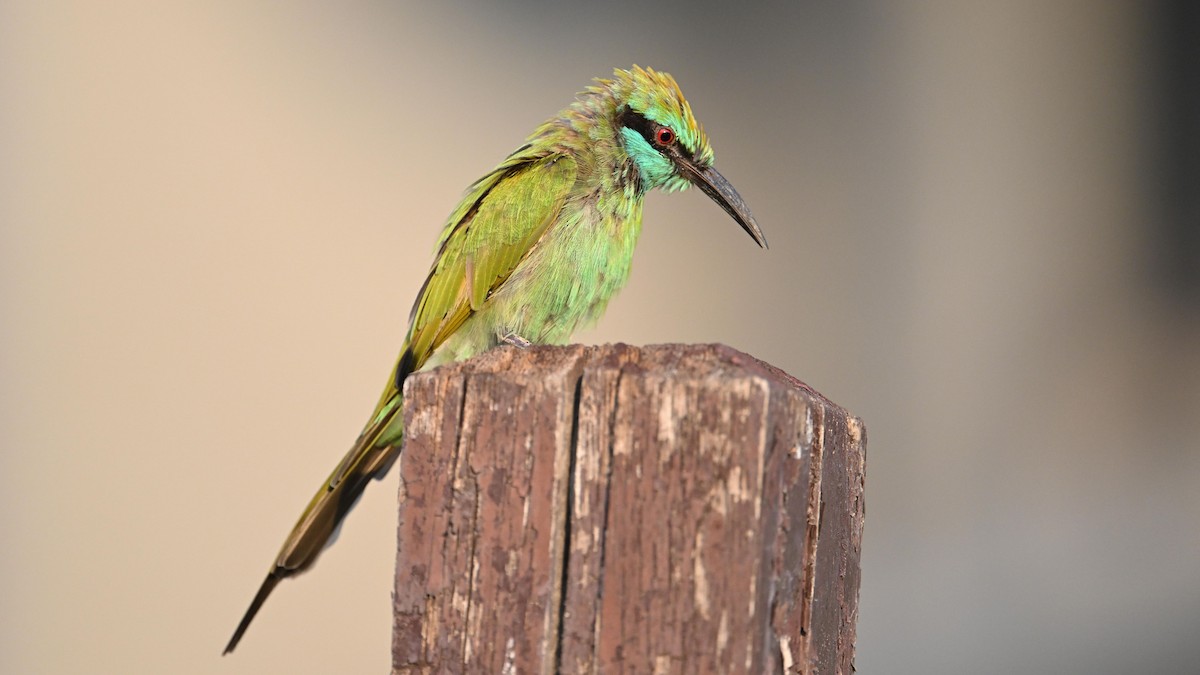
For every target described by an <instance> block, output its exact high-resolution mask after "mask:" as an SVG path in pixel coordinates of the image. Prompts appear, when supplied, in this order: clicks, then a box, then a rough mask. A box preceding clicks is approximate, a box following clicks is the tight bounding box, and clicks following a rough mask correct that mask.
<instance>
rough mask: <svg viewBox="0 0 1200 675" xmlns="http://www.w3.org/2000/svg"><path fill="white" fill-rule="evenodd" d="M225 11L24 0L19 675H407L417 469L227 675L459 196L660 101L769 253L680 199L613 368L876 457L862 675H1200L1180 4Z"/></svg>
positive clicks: (1194, 381) (12, 665) (8, 564)
mask: <svg viewBox="0 0 1200 675" xmlns="http://www.w3.org/2000/svg"><path fill="white" fill-rule="evenodd" d="M195 4H196V5H198V6H187V5H183V4H181V5H179V6H175V5H169V4H164V3H144V4H141V3H130V2H111V3H70V2H58V3H20V2H8V3H3V4H0V78H2V79H0V96H2V99H0V448H2V452H3V454H2V455H0V487H2V492H0V494H2V495H3V497H2V498H0V499H2V501H0V514H2V515H0V541H2V542H3V547H2V550H3V554H2V556H0V595H2V597H3V601H2V603H0V671H3V672H5V673H66V672H88V673H167V672H169V673H368V672H374V673H380V672H386V670H387V668H388V664H389V657H388V651H389V635H390V624H389V621H390V604H389V602H390V595H389V593H390V586H389V584H390V583H391V570H392V565H393V545H394V542H393V540H394V532H393V528H394V518H395V515H394V514H395V506H394V499H395V497H394V495H395V490H396V481H395V476H394V475H393V476H392V477H391V479H390V480H388V481H387V482H386V483H384V484H381V485H378V486H375V487H374V488H373V489H372V490H370V491H369V493H368V495H367V497H366V499H364V501H363V503H362V504H361V505H360V506H359V508H358V510H357V512H356V513H355V514H354V517H353V518H351V519H350V521H349V524H348V526H347V528H346V530H345V531H344V532H343V535H342V539H341V541H340V542H339V544H338V546H336V547H334V548H333V549H332V550H331V551H329V552H328V554H327V555H326V556H325V557H324V558H323V559H322V564H320V565H319V566H318V567H317V569H316V570H315V571H314V572H312V573H311V574H309V575H307V576H305V577H302V578H300V579H299V580H296V581H291V582H288V583H285V584H283V585H282V586H281V587H280V588H279V590H278V591H277V592H276V595H275V596H274V597H273V598H272V600H271V602H270V603H268V605H267V606H266V608H265V610H264V611H263V613H262V614H261V615H260V616H259V618H258V621H257V622H256V624H255V625H254V626H253V627H252V628H251V630H250V632H249V633H248V635H247V638H246V640H245V642H243V644H242V647H241V648H240V649H239V651H238V652H237V653H236V654H234V655H233V656H230V657H225V658H221V657H220V655H219V654H220V649H221V647H222V646H223V645H224V643H225V640H226V639H227V638H228V636H229V633H230V632H231V630H232V629H233V627H234V625H235V624H236V621H237V619H238V618H239V616H240V614H241V612H242V610H243V609H244V608H245V605H246V603H247V602H248V601H249V600H250V598H251V596H252V594H253V592H254V590H255V588H256V586H257V584H258V583H259V581H260V579H261V575H262V573H263V572H265V570H266V567H267V564H268V562H269V561H270V560H271V557H272V556H273V555H274V553H275V551H276V549H277V546H278V545H279V543H280V541H281V539H282V537H283V535H284V534H285V532H286V530H287V529H288V528H289V527H290V526H291V525H292V523H293V521H294V519H295V517H296V516H297V514H298V511H299V509H300V508H301V507H302V506H303V505H304V504H305V503H306V501H307V499H308V498H309V496H310V494H311V491H312V490H313V489H314V488H315V487H316V485H317V483H318V482H319V481H320V480H321V479H322V478H323V477H324V476H325V475H326V473H327V472H328V471H329V469H330V468H331V467H332V465H333V463H334V462H336V460H337V459H338V458H339V457H340V456H341V454H342V452H343V451H344V450H345V448H346V447H347V444H348V443H349V442H350V441H351V440H352V439H353V437H354V435H355V434H356V433H357V431H358V428H359V426H360V425H361V424H362V422H363V421H364V419H365V416H366V415H367V413H368V412H369V410H370V407H371V406H372V404H373V403H374V401H375V398H376V396H377V394H378V389H379V387H380V386H381V385H382V381H383V378H384V376H385V374H386V372H387V369H388V368H389V367H390V365H391V362H392V359H393V358H394V356H395V350H396V349H397V348H398V346H399V343H400V338H401V336H402V334H403V331H404V328H405V319H406V317H407V313H408V308H409V305H410V303H411V300H412V297H413V295H414V293H415V292H416V290H417V288H418V286H419V284H420V281H421V279H422V277H423V275H424V273H425V271H426V270H427V268H428V265H429V262H430V253H431V248H432V245H433V240H434V238H435V236H436V233H437V230H438V228H439V227H440V224H441V222H442V219H443V218H444V217H445V216H446V214H447V213H449V211H450V210H451V208H452V207H453V205H454V203H455V201H456V199H457V198H458V195H459V194H460V192H461V190H462V189H463V188H464V187H465V186H466V185H467V184H468V183H469V182H470V181H472V180H473V179H474V178H476V177H477V176H478V175H480V174H481V173H482V172H484V171H485V170H487V169H488V168H490V167H491V166H492V165H493V164H494V163H496V162H497V161H499V160H500V159H501V158H502V157H503V156H504V155H505V154H507V153H508V152H509V151H510V150H512V149H513V148H514V147H516V146H517V145H519V144H520V142H521V140H522V139H523V137H524V135H525V134H526V133H528V132H529V131H530V130H532V129H533V127H534V126H535V125H536V124H537V123H539V122H540V121H542V120H543V119H544V118H546V117H548V116H550V115H552V114H553V113H554V112H556V111H557V110H559V109H560V108H562V107H563V106H564V105H565V104H566V103H567V102H568V101H569V100H570V98H571V96H572V95H573V93H574V92H576V91H578V90H579V89H581V88H582V87H583V86H584V85H586V84H587V83H588V81H589V79H590V78H591V77H593V76H596V75H604V74H607V73H608V72H609V71H610V70H611V68H612V67H614V66H628V65H629V64H630V63H634V62H637V63H641V64H643V65H651V66H654V67H657V68H662V69H664V70H668V71H670V72H672V73H673V74H675V75H676V76H677V78H678V79H679V81H680V82H681V84H682V86H683V88H684V90H685V91H686V92H687V94H688V96H689V97H690V99H691V100H692V102H693V105H694V106H695V109H696V113H697V115H698V117H699V118H700V119H701V120H702V121H703V122H704V123H705V125H706V128H707V130H708V132H709V134H710V136H711V137H712V139H713V143H714V146H715V148H716V150H717V157H718V162H717V164H718V167H719V168H720V169H721V170H722V172H723V173H724V174H725V175H726V176H727V177H728V178H729V179H730V180H731V181H732V182H733V183H734V184H735V185H737V186H738V187H739V189H740V190H741V192H742V194H743V195H744V196H745V198H746V199H747V201H748V202H749V203H750V204H751V205H752V206H753V208H754V210H755V213H756V214H757V215H758V218H759V222H760V223H761V224H762V226H763V229H764V230H765V231H766V233H767V236H768V237H769V239H770V241H771V246H772V248H771V250H770V251H768V252H762V251H759V250H758V249H757V248H755V247H754V246H753V244H752V243H751V242H750V240H749V239H748V238H747V237H746V236H745V235H744V234H743V233H742V232H741V231H740V230H739V229H738V228H737V227H736V226H735V225H734V224H733V223H732V221H730V220H729V219H728V218H727V217H726V216H725V214H724V213H723V212H721V210H720V209H718V208H717V207H715V206H714V205H713V204H711V203H709V202H708V200H707V199H705V198H704V196H703V195H701V194H700V193H698V192H696V193H692V194H685V195H673V196H663V195H652V196H651V197H650V198H649V200H648V204H647V208H646V227H645V230H644V235H643V241H642V244H641V246H640V249H639V251H638V257H637V260H636V264H635V269H634V274H633V278H632V281H631V283H630V286H629V288H628V289H627V291H626V292H625V293H624V295H622V296H621V297H620V298H619V299H618V300H617V301H616V302H615V303H614V304H613V305H612V307H611V309H610V311H609V314H608V316H606V317H605V319H604V320H603V321H602V322H601V324H600V325H599V327H598V328H596V329H595V330H593V331H589V332H587V333H584V334H583V335H581V336H580V339H582V340H584V341H590V342H606V341H625V342H630V343H635V344H640V343H651V342H669V341H680V342H706V341H721V342H726V343H729V344H731V345H734V346H736V347H738V348H740V349H743V350H745V351H748V352H750V353H753V354H755V355H757V356H759V357H761V358H764V359H766V360H769V361H771V362H773V363H775V364H777V365H779V366H781V367H783V368H785V369H786V370H788V371H789V372H791V373H793V374H795V375H797V376H799V377H801V378H802V379H804V380H806V381H808V382H809V383H811V384H812V385H814V386H815V387H817V388H818V389H820V390H821V391H823V392H824V393H826V394H827V395H829V396H830V397H831V398H833V399H834V400H836V401H838V402H840V403H842V404H843V405H845V406H847V407H849V408H850V409H852V410H853V411H854V412H856V413H857V414H859V415H861V416H862V417H863V418H864V419H865V420H866V423H867V427H868V429H869V434H870V446H869V449H870V457H869V464H868V512H867V513H868V520H867V532H866V542H865V546H866V549H865V557H864V560H863V565H864V574H863V587H862V606H861V612H862V613H861V620H860V631H859V659H858V667H859V671H860V672H863V673H1013V672H1022V673H1026V672H1043V673H1130V672H1139V673H1152V672H1155V673H1177V672H1184V671H1186V670H1188V669H1190V668H1192V667H1195V665H1196V664H1197V663H1200V643H1198V642H1197V641H1196V639H1195V638H1196V635H1197V630H1200V525H1198V524H1197V520H1198V518H1200V452H1198V445H1200V440H1198V439H1200V414H1198V413H1200V339H1198V338H1200V312H1198V311H1197V307H1196V306H1195V304H1194V302H1192V303H1189V302H1188V301H1186V299H1184V300H1180V299H1179V298H1177V297H1176V296H1172V295H1171V294H1170V293H1168V292H1164V291H1163V289H1162V287H1161V286H1156V285H1154V284H1153V283H1151V280H1152V279H1153V278H1154V267H1155V259H1154V257H1153V247H1152V246H1151V243H1152V237H1153V236H1154V233H1155V232H1157V231H1158V230H1157V229H1156V227H1157V226H1156V223H1155V220H1154V218H1155V213H1156V212H1155V209H1154V204H1153V200H1152V198H1151V195H1152V193H1151V192H1149V191H1147V190H1146V188H1147V186H1148V182H1149V179H1148V178H1147V175H1146V174H1145V173H1143V170H1144V169H1145V168H1146V165H1147V162H1148V161H1150V160H1152V157H1151V156H1150V155H1148V154H1147V153H1146V139H1147V138H1148V133H1147V132H1148V130H1149V129H1152V128H1153V125H1154V121H1153V120H1154V118H1153V116H1152V115H1153V113H1154V110H1153V109H1152V106H1150V105H1149V104H1148V103H1147V91H1148V87H1149V85H1150V84H1152V83H1153V82H1154V71H1153V70H1152V67H1151V65H1150V61H1149V58H1148V56H1147V54H1148V53H1149V48H1150V46H1152V38H1151V33H1150V31H1149V30H1148V27H1147V21H1148V19H1147V17H1146V15H1144V14H1143V10H1142V9H1141V7H1142V5H1140V4H1138V3H1121V2H1109V3H1089V2H1052V3H1045V2H1032V1H1030V2H1010V3H974V6H970V4H969V3H911V4H899V3H857V4H855V3H829V4H828V6H827V7H822V6H812V5H809V6H806V7H804V8H797V7H793V6H792V5H791V4H787V5H784V4H776V5H754V6H743V7H742V8H741V9H738V8H737V7H735V5H739V4H740V3H728V6H726V5H716V4H713V5H712V6H709V5H700V4H694V3H674V4H667V5H662V6H652V5H650V4H648V3H635V4H628V5H620V4H618V5H613V4H611V3H610V4H603V6H601V5H602V3H592V6H591V8H590V9H588V8H579V9H563V8H562V7H560V6H559V4H558V3H550V2H524V3H514V2H501V3H487V4H484V3H479V5H478V6H477V5H472V4H465V3H458V4H456V3H443V4H440V5H438V8H437V9H432V8H423V7H418V6H413V5H409V4H406V3H361V2H350V3H337V4H335V3H330V4H329V5H328V6H322V5H318V4H316V3H271V4H267V5H256V6H254V7H251V6H250V5H248V4H247V3H242V2H209V3H195Z"/></svg>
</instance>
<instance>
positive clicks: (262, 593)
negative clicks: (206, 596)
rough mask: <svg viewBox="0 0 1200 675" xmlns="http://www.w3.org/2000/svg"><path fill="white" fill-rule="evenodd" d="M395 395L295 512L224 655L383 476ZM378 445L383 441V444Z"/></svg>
mask: <svg viewBox="0 0 1200 675" xmlns="http://www.w3.org/2000/svg"><path fill="white" fill-rule="evenodd" d="M402 408H403V406H402V405H401V400H400V396H399V394H398V393H397V394H396V395H395V396H394V397H393V399H392V400H391V401H387V402H386V403H385V405H382V406H381V409H380V410H379V411H378V412H377V413H376V415H375V417H374V419H372V421H371V423H370V424H369V425H368V426H367V428H366V429H365V430H364V431H363V433H362V434H361V435H360V436H359V437H358V441H357V442H356V443H355V444H354V447H352V448H350V451H349V452H347V453H346V456H345V457H343V458H342V461H341V462H339V463H338V465H337V468H335V469H334V470H333V473H331V474H330V475H329V478H328V479H327V480H326V481H325V482H324V483H323V484H322V485H321V488H320V489H319V490H318V491H317V494H315V495H314V496H313V498H312V501H311V502H309V504H308V508H306V509H305V510H304V513H303V514H302V515H301V516H300V520H299V521H297V523H296V526H295V527H293V528H292V531H291V533H290V534H289V535H288V537H287V539H286V540H285V541H284V543H283V548H282V549H280V551H279V556H278V557H277V558H276V559H275V565H274V567H273V568H272V569H271V571H270V572H269V573H268V574H267V578H266V580H264V581H263V583H262V586H260V587H259V589H258V593H257V594H255V596H254V600H253V601H252V602H251V603H250V607H249V609H247V610H246V613H245V615H244V616H243V617H242V620H241V622H240V623H238V627H237V630H235V631H234V633H233V637H232V638H231V639H230V640H229V644H228V645H227V646H226V647H225V651H224V653H225V654H228V653H229V652H232V651H233V650H234V648H235V647H237V644H238V642H239V641H240V640H241V639H242V635H243V634H244V633H245V632H246V628H247V627H249V625H250V622H251V621H253V620H254V616H255V615H256V614H258V610H259V609H260V608H261V607H262V605H263V603H264V602H266V600H267V596H269V595H270V594H271V591H273V590H274V589H275V586H276V585H277V584H278V583H279V582H280V581H281V580H283V579H285V578H287V577H290V576H293V575H295V574H299V573H300V572H303V571H304V570H306V569H308V568H309V567H311V566H312V565H313V563H315V562H316V561H317V556H319V555H320V554H321V551H323V550H324V549H325V547H326V546H328V545H329V544H331V543H333V539H334V537H335V535H336V534H337V531H338V530H339V529H340V526H341V523H342V520H343V519H344V518H345V517H346V514H347V513H349V512H350V510H351V509H352V508H354V505H355V504H356V503H357V502H358V499H359V497H361V496H362V493H363V490H365V489H366V487H367V483H369V482H370V481H371V479H372V478H383V476H384V474H386V473H387V470H388V468H389V467H391V465H392V463H393V462H395V461H396V457H397V456H399V454H400V440H401V437H402V432H401V431H400V430H399V427H398V424H399V423H400V419H399V413H400V411H401V410H402ZM381 443H385V444H382V445H381Z"/></svg>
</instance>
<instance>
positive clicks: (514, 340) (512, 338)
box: [500, 331, 533, 349]
mask: <svg viewBox="0 0 1200 675" xmlns="http://www.w3.org/2000/svg"><path fill="white" fill-rule="evenodd" d="M500 341H501V342H503V343H504V344H507V345H512V346H514V347H516V348H518V349H525V348H527V347H529V345H531V344H533V343H532V342H530V341H529V340H526V339H525V338H523V337H521V336H520V335H517V334H516V333H514V332H512V331H509V332H507V333H505V334H504V336H503V337H501V338H500Z"/></svg>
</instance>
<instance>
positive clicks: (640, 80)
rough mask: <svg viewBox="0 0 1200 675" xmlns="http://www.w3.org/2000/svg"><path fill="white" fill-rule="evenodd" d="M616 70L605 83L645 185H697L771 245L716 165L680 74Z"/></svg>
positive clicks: (621, 135) (757, 238) (619, 132)
mask: <svg viewBox="0 0 1200 675" xmlns="http://www.w3.org/2000/svg"><path fill="white" fill-rule="evenodd" d="M613 75H614V78H613V79H612V80H601V81H600V82H599V84H600V85H601V86H602V87H605V88H607V89H608V91H609V92H611V95H612V99H613V101H614V103H615V110H614V114H615V119H614V126H615V128H616V131H617V135H618V136H619V139H620V144H621V146H622V147H623V149H624V150H625V153H626V154H627V155H628V156H629V158H630V160H631V161H632V162H633V165H634V167H635V168H636V170H637V172H638V179H639V180H640V182H641V185H642V187H643V189H646V190H650V189H652V188H660V189H662V190H664V191H666V192H673V191H676V190H683V189H685V188H687V187H688V186H690V185H695V186H697V187H699V188H700V189H701V190H703V191H704V193H705V194H707V195H708V196H709V197H711V198H712V200H713V201H715V202H716V203H717V204H720V205H721V208H723V209H725V211H726V212H727V213H729V215H731V216H733V219H734V220H736V221H737V222H738V224H739V225H741V226H742V229H744V230H745V231H746V233H747V234H749V235H750V236H751V237H752V238H753V239H754V241H755V242H756V243H758V245H759V246H762V247H764V248H766V246H767V240H766V238H765V237H764V236H763V233H762V230H761V229H759V227H758V223H756V222H755V220H754V216H753V215H752V214H751V213H750V207H748V206H746V202H745V201H743V200H742V197H741V195H739V194H738V193H737V190H735V189H733V186H732V185H730V184H729V181H727V180H725V178H724V177H723V176H722V175H721V174H720V173H717V170H716V169H714V168H713V151H712V146H710V145H709V144H708V137H707V136H706V135H705V134H704V129H703V128H701V126H700V124H699V123H698V122H697V121H696V118H695V116H693V115H692V106H691V105H689V104H688V102H687V99H686V98H684V97H683V92H682V91H681V90H680V89H679V85H678V84H676V83H675V78H673V77H671V76H670V75H668V74H667V73H662V72H657V71H654V70H651V69H649V68H640V67H638V66H634V67H633V68H632V69H630V70H620V69H618V70H616V71H615V72H614V73H613Z"/></svg>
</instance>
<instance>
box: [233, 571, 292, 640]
mask: <svg viewBox="0 0 1200 675" xmlns="http://www.w3.org/2000/svg"><path fill="white" fill-rule="evenodd" d="M281 579H283V576H282V575H279V574H277V573H276V571H275V570H272V571H271V573H270V574H268V575H267V578H266V579H265V580H264V581H263V582H262V586H259V587H258V593H256V594H255V595H254V600H253V601H251V602H250V609H247V610H246V615H245V616H243V617H242V620H241V622H239V623H238V627H237V630H235V631H233V637H231V638H229V644H227V645H225V651H223V652H221V656H224V655H226V654H228V653H229V652H232V651H233V650H234V648H235V647H237V646H238V643H239V642H241V641H242V635H245V633H246V629H247V628H249V627H250V622H251V621H253V620H254V615H255V614H258V610H259V608H261V607H262V605H263V603H264V602H266V601H267V596H268V595H270V594H271V591H273V590H275V585H276V584H278V583H279V581H280V580H281Z"/></svg>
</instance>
